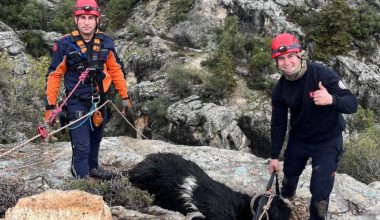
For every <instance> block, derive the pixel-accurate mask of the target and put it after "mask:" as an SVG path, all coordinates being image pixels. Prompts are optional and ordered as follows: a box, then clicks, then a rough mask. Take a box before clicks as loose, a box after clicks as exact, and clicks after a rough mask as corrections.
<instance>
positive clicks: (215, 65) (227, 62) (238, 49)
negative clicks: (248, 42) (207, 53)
mask: <svg viewBox="0 0 380 220" xmlns="http://www.w3.org/2000/svg"><path fill="white" fill-rule="evenodd" d="M217 33H218V48H217V50H216V52H215V53H214V54H213V55H212V56H211V57H210V58H209V59H207V60H205V61H203V62H202V65H203V66H206V67H208V69H209V72H210V75H209V76H208V77H207V78H206V79H205V80H204V94H203V98H204V99H206V100H211V101H218V100H221V99H223V98H225V97H228V96H229V95H230V94H231V93H232V92H233V91H234V89H235V87H236V85H237V83H236V80H235V78H234V74H235V67H236V63H235V60H236V58H240V57H242V56H243V55H244V52H245V49H244V46H245V37H244V36H243V35H242V34H241V33H240V32H239V28H238V18H237V17H236V16H231V17H227V18H226V20H225V26H224V28H223V29H221V30H217Z"/></svg>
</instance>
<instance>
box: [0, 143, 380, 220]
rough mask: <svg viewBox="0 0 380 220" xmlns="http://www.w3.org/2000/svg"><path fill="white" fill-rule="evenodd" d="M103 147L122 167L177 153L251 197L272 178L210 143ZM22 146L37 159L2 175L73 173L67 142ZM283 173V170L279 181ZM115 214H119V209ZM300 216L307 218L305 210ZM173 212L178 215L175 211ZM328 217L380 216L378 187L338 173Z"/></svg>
mask: <svg viewBox="0 0 380 220" xmlns="http://www.w3.org/2000/svg"><path fill="white" fill-rule="evenodd" d="M100 149H101V150H100V163H101V164H102V165H103V166H112V167H117V168H118V169H121V170H125V169H128V168H130V167H133V166H134V165H136V164H137V163H138V162H140V161H142V160H143V159H144V158H145V156H146V155H148V154H150V153H157V152H171V153H176V154H179V155H181V156H183V157H184V158H185V159H188V160H192V161H194V162H195V163H197V164H198V165H199V166H200V167H201V168H202V169H203V170H205V172H206V173H207V174H209V175H210V176H211V177H212V178H213V179H215V180H217V181H220V182H222V183H224V184H226V185H228V186H229V187H231V188H232V189H234V190H237V191H240V192H244V193H248V194H249V195H254V194H257V193H262V192H264V191H265V186H266V184H267V182H268V180H269V176H270V175H269V173H268V170H267V161H266V160H263V159H261V158H258V157H256V156H254V155H252V154H249V153H245V152H241V151H233V150H226V149H218V148H214V147H208V146H197V147H194V146H183V145H173V144H170V143H166V142H163V141H158V140H137V139H132V138H128V137H109V138H104V139H103V141H102V143H101V148H100ZM19 150H22V151H25V152H30V153H29V154H30V155H32V156H33V157H27V158H20V159H17V158H15V159H14V160H13V161H12V162H10V161H8V163H7V164H6V166H5V168H3V169H1V170H0V178H11V177H12V178H16V177H18V178H23V179H25V180H28V179H33V178H35V177H38V176H44V177H46V179H47V180H48V181H50V182H52V183H54V184H59V183H62V182H63V180H64V179H67V178H72V177H71V174H70V171H69V167H70V160H71V159H70V158H71V148H70V144H69V143H54V144H39V145H28V146H27V147H25V148H23V149H19ZM1 159H2V160H0V167H4V166H2V164H4V163H3V161H4V160H3V159H4V158H1ZM10 163H12V165H11V164H10ZM281 176H282V172H280V179H281ZM310 176H311V167H310V166H307V168H306V170H305V171H304V172H303V174H302V175H301V178H300V182H299V185H298V188H297V195H296V198H297V199H299V200H301V201H303V204H295V206H296V208H297V206H306V207H307V206H308V205H307V204H308V203H309V201H310V192H309V181H310ZM113 210H114V209H113ZM305 212H307V210H306V211H305ZM112 213H113V214H114V217H115V211H112ZM123 213H124V212H123ZM125 213H128V212H125ZM147 214H149V213H147ZM299 214H301V215H302V216H305V215H306V216H307V213H299ZM126 215H127V214H126ZM131 215H132V216H136V213H135V212H133V213H132V214H131ZM149 215H152V213H150V214H149ZM174 216H180V215H178V214H174ZM329 216H330V219H341V220H346V219H355V220H356V219H357V220H359V219H379V218H380V191H379V189H376V188H374V187H372V186H369V185H365V184H363V183H360V182H358V181H356V180H355V179H353V178H352V177H349V176H347V175H345V174H336V182H335V187H334V190H333V193H332V194H331V197H330V208H329ZM179 219H181V218H179Z"/></svg>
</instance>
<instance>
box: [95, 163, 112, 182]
mask: <svg viewBox="0 0 380 220" xmlns="http://www.w3.org/2000/svg"><path fill="white" fill-rule="evenodd" d="M115 176H116V174H115V173H113V172H111V171H109V170H106V169H104V168H103V167H100V166H99V167H98V168H94V169H91V170H90V177H92V178H96V179H102V180H110V179H112V178H113V177H115Z"/></svg>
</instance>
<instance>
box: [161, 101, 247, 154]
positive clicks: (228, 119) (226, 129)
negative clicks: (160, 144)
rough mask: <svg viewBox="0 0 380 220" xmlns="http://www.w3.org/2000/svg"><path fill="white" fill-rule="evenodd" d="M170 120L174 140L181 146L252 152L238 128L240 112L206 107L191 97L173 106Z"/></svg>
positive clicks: (168, 112)
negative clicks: (192, 145)
mask: <svg viewBox="0 0 380 220" xmlns="http://www.w3.org/2000/svg"><path fill="white" fill-rule="evenodd" d="M166 117H167V119H168V120H169V123H170V129H169V134H170V135H171V137H172V138H171V139H172V140H173V141H176V142H177V143H182V144H186V143H193V144H195V145H209V146H213V147H218V148H223V149H234V150H243V151H248V150H249V149H248V145H249V141H248V139H247V137H246V136H245V135H244V134H243V133H242V131H241V129H240V128H239V126H238V125H237V114H236V112H234V111H233V110H232V109H229V108H227V107H224V106H217V105H216V104H214V103H202V101H200V100H199V97H198V96H190V97H188V98H186V99H183V100H181V101H179V102H176V103H174V104H172V105H171V106H169V108H168V109H167V112H166Z"/></svg>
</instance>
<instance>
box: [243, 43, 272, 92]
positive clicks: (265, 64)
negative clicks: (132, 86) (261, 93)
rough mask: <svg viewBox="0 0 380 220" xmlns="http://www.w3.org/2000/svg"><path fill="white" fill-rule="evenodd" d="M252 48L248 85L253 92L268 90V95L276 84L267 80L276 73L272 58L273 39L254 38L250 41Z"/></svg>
mask: <svg viewBox="0 0 380 220" xmlns="http://www.w3.org/2000/svg"><path fill="white" fill-rule="evenodd" d="M249 44H250V48H251V54H252V56H251V71H250V74H249V75H248V76H247V77H246V80H247V85H248V87H249V88H251V89H253V90H266V91H267V92H268V93H270V91H271V90H272V88H273V85H274V83H275V82H272V81H270V80H266V78H265V75H266V74H268V73H274V72H276V67H275V65H274V62H273V59H272V57H271V52H270V51H271V46H270V45H271V38H269V37H264V38H252V39H251V40H250V41H249Z"/></svg>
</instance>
